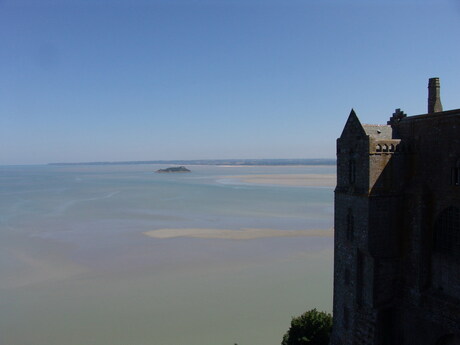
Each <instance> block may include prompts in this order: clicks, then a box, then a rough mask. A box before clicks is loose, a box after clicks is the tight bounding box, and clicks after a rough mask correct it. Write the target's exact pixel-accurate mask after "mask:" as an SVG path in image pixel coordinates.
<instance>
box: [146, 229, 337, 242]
mask: <svg viewBox="0 0 460 345" xmlns="http://www.w3.org/2000/svg"><path fill="white" fill-rule="evenodd" d="M144 235H147V236H150V237H155V238H175V237H189V238H218V239H229V240H251V239H256V238H267V237H332V236H333V235H334V231H333V230H332V229H328V230H275V229H251V228H248V229H239V230H229V229H206V228H186V229H158V230H152V231H147V232H144Z"/></svg>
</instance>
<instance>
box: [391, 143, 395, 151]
mask: <svg viewBox="0 0 460 345" xmlns="http://www.w3.org/2000/svg"><path fill="white" fill-rule="evenodd" d="M394 151H395V146H394V145H393V144H390V152H394Z"/></svg>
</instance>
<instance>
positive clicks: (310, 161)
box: [47, 158, 336, 166]
mask: <svg viewBox="0 0 460 345" xmlns="http://www.w3.org/2000/svg"><path fill="white" fill-rule="evenodd" d="M142 164H168V165H216V166H222V165H225V166H295V165H328V166H330V165H335V164H336V160H335V159H330V158H305V159H302V158H299V159H201V160H156V161H120V162H64V163H48V164H47V165H60V166H62V165H142Z"/></svg>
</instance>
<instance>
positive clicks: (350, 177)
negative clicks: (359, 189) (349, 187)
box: [348, 158, 356, 184]
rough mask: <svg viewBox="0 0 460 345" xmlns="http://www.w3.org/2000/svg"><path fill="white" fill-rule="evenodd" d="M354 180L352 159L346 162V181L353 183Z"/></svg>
mask: <svg viewBox="0 0 460 345" xmlns="http://www.w3.org/2000/svg"><path fill="white" fill-rule="evenodd" d="M355 181H356V164H355V160H354V159H352V158H351V159H350V161H349V162H348V182H349V183H350V184H354V183H355Z"/></svg>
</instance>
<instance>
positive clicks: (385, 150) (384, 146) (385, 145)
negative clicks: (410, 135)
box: [383, 144, 388, 152]
mask: <svg viewBox="0 0 460 345" xmlns="http://www.w3.org/2000/svg"><path fill="white" fill-rule="evenodd" d="M383 152H388V146H387V144H383Z"/></svg>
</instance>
